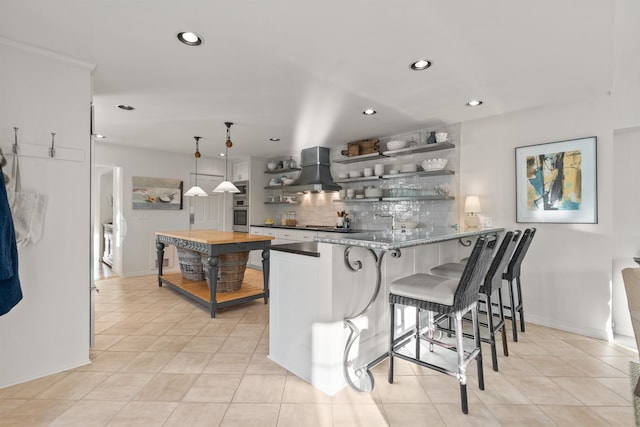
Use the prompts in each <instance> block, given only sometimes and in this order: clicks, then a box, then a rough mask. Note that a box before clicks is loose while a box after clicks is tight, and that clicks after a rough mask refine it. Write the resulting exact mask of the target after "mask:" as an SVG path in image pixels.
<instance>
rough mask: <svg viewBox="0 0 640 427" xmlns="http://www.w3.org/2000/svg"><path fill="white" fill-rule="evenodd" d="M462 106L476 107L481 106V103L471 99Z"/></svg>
mask: <svg viewBox="0 0 640 427" xmlns="http://www.w3.org/2000/svg"><path fill="white" fill-rule="evenodd" d="M464 105H466V106H467V107H478V106H480V105H482V101H480V100H479V99H472V100H471V101H469V102H467V103H466V104H464Z"/></svg>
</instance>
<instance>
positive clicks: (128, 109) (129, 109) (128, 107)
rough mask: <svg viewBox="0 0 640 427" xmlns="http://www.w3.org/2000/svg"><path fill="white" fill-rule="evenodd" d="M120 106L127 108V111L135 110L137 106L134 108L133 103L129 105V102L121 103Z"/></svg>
mask: <svg viewBox="0 0 640 427" xmlns="http://www.w3.org/2000/svg"><path fill="white" fill-rule="evenodd" d="M118 108H119V109H121V110H126V111H131V110H135V108H133V107H132V106H131V105H127V104H120V105H118Z"/></svg>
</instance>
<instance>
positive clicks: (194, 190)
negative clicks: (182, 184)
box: [184, 136, 208, 197]
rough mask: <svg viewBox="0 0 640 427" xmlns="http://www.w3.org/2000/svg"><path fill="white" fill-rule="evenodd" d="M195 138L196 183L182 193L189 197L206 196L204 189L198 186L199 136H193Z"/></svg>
mask: <svg viewBox="0 0 640 427" xmlns="http://www.w3.org/2000/svg"><path fill="white" fill-rule="evenodd" d="M193 138H194V139H195V140H196V152H195V154H194V156H195V158H196V185H194V186H193V187H191V188H190V189H189V191H187V192H186V193H184V195H185V196H189V197H192V196H193V197H205V196H208V194H207V192H206V191H204V190H203V189H202V188H200V187H198V159H199V158H200V146H199V144H198V143H199V141H200V138H201V137H200V136H194V137H193Z"/></svg>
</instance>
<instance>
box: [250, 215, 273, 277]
mask: <svg viewBox="0 0 640 427" xmlns="http://www.w3.org/2000/svg"><path fill="white" fill-rule="evenodd" d="M249 233H250V234H253V235H256V236H272V237H276V233H275V229H270V228H266V227H253V226H252V227H251V228H250V229H249ZM276 238H277V237H276ZM271 244H272V245H275V244H276V241H275V240H272V241H271ZM247 264H248V265H249V266H250V267H253V268H257V269H258V270H262V251H251V252H249V261H248V262H247Z"/></svg>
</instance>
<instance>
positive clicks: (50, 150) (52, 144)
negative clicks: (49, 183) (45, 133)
mask: <svg viewBox="0 0 640 427" xmlns="http://www.w3.org/2000/svg"><path fill="white" fill-rule="evenodd" d="M55 138H56V133H55V132H51V148H49V157H51V158H52V159H53V158H54V157H55V155H56V149H55V148H54V144H55Z"/></svg>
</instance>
